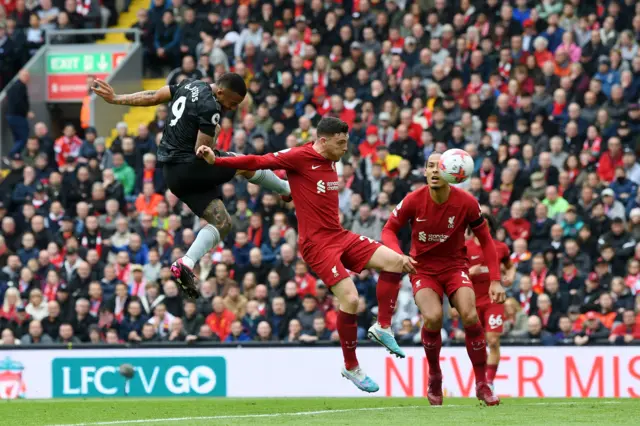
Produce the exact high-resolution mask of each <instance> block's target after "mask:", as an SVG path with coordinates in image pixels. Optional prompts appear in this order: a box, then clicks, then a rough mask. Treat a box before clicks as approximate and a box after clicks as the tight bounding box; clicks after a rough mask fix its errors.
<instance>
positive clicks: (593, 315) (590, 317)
mask: <svg viewBox="0 0 640 426" xmlns="http://www.w3.org/2000/svg"><path fill="white" fill-rule="evenodd" d="M585 318H586V319H588V320H594V319H596V318H598V317H597V316H596V313H595V312H593V311H589V312H587V313H586V314H585Z"/></svg>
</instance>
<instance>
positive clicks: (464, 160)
mask: <svg viewBox="0 0 640 426" xmlns="http://www.w3.org/2000/svg"><path fill="white" fill-rule="evenodd" d="M438 167H439V168H440V175H441V176H442V178H443V179H444V180H446V181H447V182H449V183H454V184H455V183H462V182H464V181H465V180H467V179H469V178H470V177H471V175H472V174H473V167H474V164H473V158H471V155H469V153H468V152H467V151H464V150H462V149H449V150H447V151H445V152H444V153H443V154H442V155H441V156H440V163H439V164H438Z"/></svg>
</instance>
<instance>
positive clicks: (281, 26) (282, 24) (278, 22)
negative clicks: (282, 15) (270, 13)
mask: <svg viewBox="0 0 640 426" xmlns="http://www.w3.org/2000/svg"><path fill="white" fill-rule="evenodd" d="M273 27H274V28H284V22H282V21H280V20H278V21H276V22H275V24H273Z"/></svg>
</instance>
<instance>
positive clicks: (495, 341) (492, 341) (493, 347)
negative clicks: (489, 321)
mask: <svg viewBox="0 0 640 426" xmlns="http://www.w3.org/2000/svg"><path fill="white" fill-rule="evenodd" d="M487 346H489V350H490V351H492V352H495V351H499V350H500V335H499V334H496V333H488V334H487Z"/></svg>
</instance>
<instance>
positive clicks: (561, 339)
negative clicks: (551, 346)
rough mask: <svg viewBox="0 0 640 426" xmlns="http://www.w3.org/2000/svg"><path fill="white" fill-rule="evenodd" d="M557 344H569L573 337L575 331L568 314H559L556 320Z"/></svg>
mask: <svg viewBox="0 0 640 426" xmlns="http://www.w3.org/2000/svg"><path fill="white" fill-rule="evenodd" d="M555 338H556V342H557V343H558V344H564V345H567V344H571V343H573V340H574V338H575V332H574V331H573V327H572V324H571V319H569V317H568V316H565V315H563V316H561V317H560V318H559V320H558V332H557V333H556V335H555Z"/></svg>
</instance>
